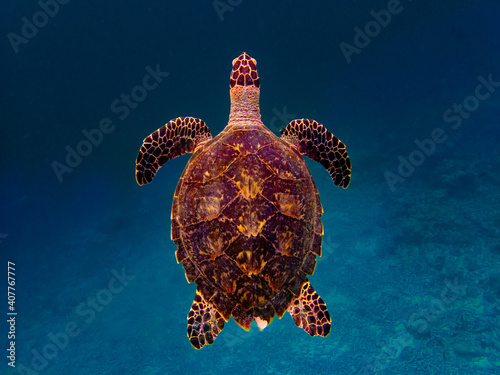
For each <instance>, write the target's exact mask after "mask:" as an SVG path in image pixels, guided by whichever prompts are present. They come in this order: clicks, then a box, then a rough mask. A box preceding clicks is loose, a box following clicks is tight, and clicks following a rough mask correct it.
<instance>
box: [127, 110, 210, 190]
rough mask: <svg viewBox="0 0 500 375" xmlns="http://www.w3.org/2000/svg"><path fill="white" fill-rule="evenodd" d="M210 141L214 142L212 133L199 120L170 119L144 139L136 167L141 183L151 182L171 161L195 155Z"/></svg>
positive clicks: (136, 175) (136, 174)
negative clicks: (193, 153) (196, 150)
mask: <svg viewBox="0 0 500 375" xmlns="http://www.w3.org/2000/svg"><path fill="white" fill-rule="evenodd" d="M209 139H212V135H211V134H210V130H209V129H208V126H207V125H206V124H205V123H204V122H203V121H202V120H200V119H199V118H194V117H178V118H176V119H173V120H170V121H169V122H168V123H167V124H166V125H165V126H162V127H161V128H160V129H158V130H157V131H155V132H153V133H151V134H150V135H149V136H147V137H146V138H145V139H144V141H143V143H142V147H141V149H140V150H139V154H138V155H137V160H136V166H135V167H136V168H135V178H136V179H137V183H138V184H139V185H144V184H148V183H150V182H151V181H152V180H153V177H154V176H155V174H156V172H157V171H158V169H159V168H160V167H161V166H162V165H163V164H165V163H166V162H167V161H168V160H170V159H173V158H175V157H176V156H180V155H184V154H186V153H188V152H193V151H194V150H195V149H196V146H198V145H199V144H200V143H201V142H204V141H207V140H209Z"/></svg>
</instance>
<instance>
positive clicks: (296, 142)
mask: <svg viewBox="0 0 500 375" xmlns="http://www.w3.org/2000/svg"><path fill="white" fill-rule="evenodd" d="M281 139H283V140H285V141H287V142H288V143H290V144H292V145H293V146H294V147H295V148H296V149H297V151H299V152H300V153H301V154H302V155H306V156H307V157H309V158H311V159H313V160H316V161H317V162H319V163H321V165H323V167H325V168H326V169H327V170H328V172H329V173H330V175H331V176H332V179H333V181H334V182H335V185H337V186H342V187H343V188H346V187H347V186H348V185H349V182H350V181H351V162H350V160H349V155H347V151H346V149H345V145H344V144H343V143H342V142H341V141H340V140H339V139H338V138H337V137H335V136H334V135H333V134H332V133H330V132H329V131H328V130H327V129H326V128H325V127H324V126H323V125H321V124H320V123H319V122H317V121H315V120H308V119H299V120H293V121H292V122H290V123H289V124H288V125H287V126H286V128H285V129H284V130H283V131H282V135H281Z"/></svg>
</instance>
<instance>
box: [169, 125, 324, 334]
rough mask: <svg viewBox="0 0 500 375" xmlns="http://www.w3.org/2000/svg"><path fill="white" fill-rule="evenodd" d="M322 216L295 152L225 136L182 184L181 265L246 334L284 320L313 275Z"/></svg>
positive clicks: (268, 138)
mask: <svg viewBox="0 0 500 375" xmlns="http://www.w3.org/2000/svg"><path fill="white" fill-rule="evenodd" d="M212 148H216V150H217V152H215V153H214V152H213V151H212ZM221 166H224V168H221ZM201 170H205V172H204V173H200V171H201ZM321 212H322V211H321V205H320V203H319V195H318V192H317V189H316V186H315V185H314V182H313V181H312V178H311V175H310V173H309V170H308V168H307V166H306V164H305V162H304V160H303V159H302V157H301V156H300V155H299V154H298V153H297V152H295V151H293V150H292V149H291V148H290V147H289V146H288V145H287V144H286V143H285V142H283V141H282V140H281V139H279V138H278V137H276V136H275V135H274V134H273V133H271V132H270V131H268V130H267V129H255V130H237V131H232V132H228V133H226V134H225V135H224V136H222V137H221V138H219V139H217V138H215V139H214V140H213V141H209V142H207V144H205V146H204V149H203V151H200V152H199V153H197V154H195V155H194V156H193V158H192V160H191V162H190V163H189V165H188V166H187V167H186V169H185V171H184V173H183V176H182V177H181V180H180V182H179V185H178V188H177V190H176V193H175V195H174V203H173V209H172V218H173V222H172V239H173V240H174V242H175V243H176V244H177V246H178V250H177V260H178V261H179V262H182V265H183V266H184V268H185V269H186V275H187V278H188V280H189V281H195V282H196V283H197V285H198V287H199V289H200V291H201V293H202V294H203V296H204V297H205V298H208V299H210V298H212V299H211V300H210V301H211V302H212V303H214V304H215V305H216V306H217V309H218V311H219V312H220V313H221V315H222V316H223V317H224V319H226V320H227V319H229V317H230V316H231V315H232V316H233V317H234V318H235V320H236V321H237V322H238V323H239V324H240V325H241V326H242V327H243V328H245V329H249V328H250V324H251V322H252V320H253V318H254V316H260V317H261V318H262V319H263V320H267V321H271V320H272V318H273V316H274V315H275V314H278V316H279V317H281V316H282V315H283V313H284V312H285V311H286V309H287V308H288V306H289V304H290V301H291V300H292V298H294V297H297V295H298V293H299V292H300V288H301V286H302V284H303V283H304V282H305V280H306V276H307V275H308V274H312V272H313V271H314V266H315V264H316V255H318V253H319V252H320V250H319V248H320V245H319V244H320V243H321V235H322V226H321V222H320V217H321ZM214 296H215V297H216V298H214ZM216 301H217V302H216Z"/></svg>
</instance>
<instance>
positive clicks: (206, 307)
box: [187, 291, 224, 349]
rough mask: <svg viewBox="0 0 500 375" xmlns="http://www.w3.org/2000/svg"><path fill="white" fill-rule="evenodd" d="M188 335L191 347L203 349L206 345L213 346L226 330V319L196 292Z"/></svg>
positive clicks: (189, 317) (189, 320)
mask: <svg viewBox="0 0 500 375" xmlns="http://www.w3.org/2000/svg"><path fill="white" fill-rule="evenodd" d="M187 318H188V327H187V335H188V338H189V341H190V342H191V345H193V346H194V347H195V348H196V349H201V348H203V346H204V345H205V344H207V345H210V344H213V342H214V340H215V339H216V337H217V335H218V334H219V333H220V331H222V329H223V328H224V318H223V317H222V315H221V314H219V312H218V311H217V310H216V309H215V307H214V306H213V305H212V304H211V303H210V302H206V301H205V299H204V298H203V296H202V295H201V293H200V292H199V291H196V296H195V297H194V301H193V305H192V306H191V311H189V314H188V317H187Z"/></svg>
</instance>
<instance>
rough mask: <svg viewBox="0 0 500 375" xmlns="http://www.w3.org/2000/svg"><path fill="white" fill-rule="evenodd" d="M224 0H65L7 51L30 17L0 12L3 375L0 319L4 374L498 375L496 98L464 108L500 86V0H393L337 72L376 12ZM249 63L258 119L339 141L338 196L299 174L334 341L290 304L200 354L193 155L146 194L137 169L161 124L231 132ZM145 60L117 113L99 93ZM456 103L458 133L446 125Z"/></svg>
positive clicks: (358, 4) (116, 87) (369, 6)
mask: <svg viewBox="0 0 500 375" xmlns="http://www.w3.org/2000/svg"><path fill="white" fill-rule="evenodd" d="M42 2H43V1H42ZM219 3H223V4H228V3H229V2H228V1H227V0H222V1H220V2H219ZM232 3H233V4H236V5H234V6H230V5H229V7H230V8H231V10H230V11H227V12H225V13H224V14H222V15H221V16H220V15H219V14H218V13H217V11H216V9H215V7H214V4H213V2H212V1H177V2H172V1H170V2H164V4H160V2H154V1H143V2H140V3H139V2H136V1H120V2H118V1H112V2H107V3H101V2H97V1H87V2H82V1H70V2H68V3H67V4H64V5H60V6H59V9H58V12H57V14H55V15H54V16H53V17H47V20H48V22H47V24H46V25H45V26H43V27H40V28H39V29H38V33H37V34H36V35H34V36H33V37H32V38H30V39H26V41H27V43H23V44H20V45H18V51H17V53H16V52H15V49H14V48H13V46H12V44H11V42H10V41H9V38H8V34H9V33H15V34H17V35H22V26H23V23H24V21H23V19H22V17H26V19H28V20H31V21H33V17H34V16H35V17H38V22H43V15H40V14H39V13H37V12H40V10H41V7H40V5H39V4H38V3H36V2H34V1H33V2H8V3H7V2H3V3H2V4H1V5H0V29H1V33H0V34H1V38H2V44H1V59H0V68H1V69H0V77H1V83H2V90H1V91H0V95H1V98H0V103H1V106H0V108H1V111H0V113H1V122H2V127H1V131H0V150H1V158H0V165H1V168H2V169H1V170H2V173H1V175H0V179H1V180H0V189H1V190H0V191H1V200H0V212H1V216H0V241H1V242H0V255H1V257H0V258H1V259H0V260H1V262H2V266H1V268H2V269H4V271H3V272H4V275H3V276H1V275H0V280H3V281H2V285H3V286H2V288H0V289H2V290H4V292H1V293H0V306H1V307H0V310H1V311H2V314H6V313H7V307H8V305H7V295H6V291H5V290H6V287H7V280H6V278H7V274H6V273H7V270H6V268H7V261H11V262H14V263H15V265H16V286H15V287H16V309H17V312H18V315H17V317H16V319H17V322H16V368H15V369H13V368H11V367H9V366H8V365H7V362H8V360H7V359H6V358H5V353H6V352H7V350H6V349H7V348H8V341H9V340H7V331H8V329H9V326H8V324H7V323H6V322H4V323H2V328H1V329H0V332H3V333H1V335H2V340H1V341H0V342H2V343H4V344H3V346H2V348H1V349H2V352H3V353H4V354H3V355H2V356H1V358H2V359H1V360H0V374H18V373H20V374H36V373H38V374H147V375H152V374H221V373H236V372H237V373H248V374H250V373H258V374H262V373H263V374H266V373H272V374H332V373H335V374H353V373H356V374H361V373H367V374H373V373H377V374H500V353H499V351H500V321H499V314H500V306H499V302H500V236H499V234H500V229H499V226H500V215H499V208H500V207H499V206H500V205H499V193H500V191H499V185H500V175H499V167H500V158H499V151H498V143H499V138H500V130H499V122H500V92H499V91H500V89H499V86H498V85H496V86H494V85H493V86H491V87H490V91H488V90H487V88H485V87H483V88H481V89H480V90H479V93H480V96H481V97H482V99H474V96H475V95H477V93H476V88H477V87H478V85H481V78H479V77H483V78H484V79H485V80H488V79H491V80H493V81H494V82H499V81H500V48H499V44H498V37H499V35H500V3H499V2H498V1H494V0H485V1H480V2H479V1H465V0H461V1H457V0H454V1H451V0H450V1H441V2H431V1H410V0H402V1H401V3H400V8H398V9H401V8H402V11H401V12H400V13H398V14H394V15H393V16H392V18H391V20H390V22H389V23H388V25H387V26H386V27H383V28H381V30H380V31H379V32H378V35H376V36H374V37H373V38H372V40H371V41H370V43H369V44H368V45H367V46H366V47H364V48H362V49H361V50H360V51H359V53H356V54H353V55H352V56H351V59H352V61H351V62H350V63H348V62H347V60H346V58H345V56H344V55H343V53H342V51H341V49H340V47H339V44H340V43H342V42H345V43H349V44H351V45H352V44H353V43H354V42H353V39H354V37H355V34H356V31H355V30H354V28H355V27H359V28H361V29H364V27H365V25H367V23H368V22H370V21H372V20H373V16H372V15H371V13H370V12H371V11H376V12H378V11H380V10H382V9H387V5H388V3H387V1H334V2H326V1H325V2H320V4H316V3H314V4H312V3H310V4H308V3H306V2H303V1H287V2H284V1H277V2H265V1H250V0H244V1H239V2H238V1H234V2H232ZM37 14H38V16H37ZM372 25H373V24H372ZM11 36H12V34H11ZM242 51H246V52H248V53H249V54H250V55H251V56H252V57H254V58H256V59H257V61H258V69H259V75H260V78H261V114H262V120H263V122H264V123H265V124H267V125H268V126H269V127H270V128H272V130H274V131H275V132H278V130H279V129H280V128H281V127H284V126H285V125H286V123H283V121H282V119H284V120H285V121H286V122H288V121H289V120H290V118H289V117H286V116H282V114H283V113H287V116H288V115H295V116H293V117H297V118H300V117H307V118H314V119H316V120H318V121H320V122H322V123H323V124H324V125H325V126H326V127H327V128H328V129H329V130H330V131H332V132H333V133H334V134H335V135H336V136H338V137H339V138H340V139H341V140H342V141H344V142H345V143H346V145H347V150H348V152H349V155H350V158H351V161H352V164H353V175H352V182H351V185H350V187H349V188H348V189H347V190H343V189H339V188H337V187H335V186H334V185H333V183H332V182H331V180H330V178H329V176H328V173H326V172H325V171H324V169H323V168H322V167H321V166H320V165H319V164H316V163H314V162H310V163H309V162H308V165H309V166H310V168H311V171H312V174H313V176H314V178H315V181H316V183H317V185H318V189H319V191H320V195H321V199H322V204H323V208H324V210H325V213H324V216H323V224H324V227H325V236H324V243H323V253H324V255H323V257H322V258H320V259H319V261H318V265H317V267H316V272H315V275H313V276H311V277H310V280H311V282H312V284H313V285H314V287H315V288H316V290H317V291H318V292H319V293H320V295H321V296H322V297H323V299H324V300H325V301H326V303H327V305H328V307H329V311H330V313H331V315H332V320H333V322H332V323H333V324H332V333H331V334H330V335H329V336H328V337H327V338H325V339H323V338H319V337H313V338H312V337H309V336H308V335H307V334H305V333H304V332H303V331H302V330H300V329H298V328H297V327H296V326H295V324H294V323H293V321H292V319H291V318H290V316H289V315H288V314H286V315H285V316H284V317H283V319H281V320H278V319H275V320H274V321H273V323H272V324H271V325H270V326H269V327H268V328H267V329H266V330H264V331H263V332H260V331H258V329H257V328H256V327H252V329H251V330H250V331H249V332H245V331H243V330H242V329H241V328H239V327H238V326H237V325H236V324H235V323H234V321H232V320H231V321H230V322H229V323H228V324H226V326H225V328H224V331H223V332H222V333H221V334H220V336H219V337H218V338H217V340H216V341H215V343H214V345H211V346H207V347H205V348H203V350H201V351H195V350H194V349H192V348H191V345H190V344H189V342H188V340H187V338H186V314H187V312H188V311H189V307H190V305H191V303H192V299H193V296H194V291H195V285H194V284H188V283H187V282H186V280H185V277H184V270H183V269H182V267H181V266H180V265H178V264H177V263H176V261H175V256H174V251H175V245H174V243H173V242H171V241H170V208H171V203H172V196H173V193H174V190H175V186H176V183H177V180H178V178H179V176H180V174H181V173H182V170H183V168H184V166H185V165H186V163H187V161H188V160H189V156H187V155H186V156H183V157H180V158H177V159H175V160H172V161H170V162H169V163H168V164H167V165H166V166H164V167H163V168H162V170H161V171H160V173H159V174H158V175H157V177H156V178H155V181H154V182H153V183H152V184H151V185H148V186H146V187H139V186H138V185H137V183H136V181H135V177H134V168H135V163H134V162H135V157H136V155H137V151H138V149H139V147H140V145H141V143H142V140H143V138H144V137H145V136H147V135H148V134H149V133H151V132H152V131H154V130H156V129H157V128H159V127H160V126H162V125H163V124H164V123H165V122H167V121H168V120H169V119H171V118H174V117H177V116H194V117H200V118H202V119H203V120H204V121H205V122H206V123H207V124H208V126H209V127H210V129H211V132H212V134H214V135H215V134H217V133H219V132H220V131H221V130H222V129H223V128H224V126H225V125H226V124H227V119H228V113H229V95H228V84H229V73H230V70H231V61H232V59H233V58H235V57H237V56H238V55H239V54H240V53H241V52H242ZM157 65H159V67H160V68H159V69H160V70H161V71H163V72H168V73H169V75H168V77H166V78H164V79H163V81H162V82H161V83H160V84H159V85H158V87H157V88H155V89H154V90H151V91H149V92H147V97H146V98H145V99H144V100H143V101H141V102H140V103H138V105H137V107H136V108H133V109H131V110H130V113H129V114H128V115H127V116H125V118H123V119H120V118H119V117H118V116H119V114H117V113H116V111H115V112H113V111H112V110H111V108H110V105H111V103H113V101H115V100H116V99H119V98H120V96H121V95H122V94H130V92H131V91H132V90H133V89H134V88H135V87H136V86H137V85H140V84H141V83H142V80H143V78H144V77H145V75H146V74H147V71H146V68H147V67H148V66H149V67H151V68H153V69H155V67H156V66H157ZM488 77H489V78H488ZM487 94H489V95H487ZM485 96H488V97H487V98H486V97H485ZM464 101H465V105H467V108H469V109H471V110H470V111H465V112H463V113H465V115H466V117H467V118H465V117H462V118H461V120H460V126H459V127H456V126H455V129H454V128H453V125H457V123H456V122H450V121H448V122H447V121H445V120H444V119H443V115H444V114H445V113H446V111H447V110H448V109H452V110H453V108H454V107H453V106H454V104H455V103H456V104H461V105H464ZM455 108H456V107H455ZM104 118H109V119H111V121H112V124H113V125H114V130H113V131H111V132H110V133H108V134H104V136H103V139H102V142H101V143H100V144H98V145H97V146H95V147H93V149H92V151H91V152H89V155H88V156H85V157H83V158H82V160H81V162H80V163H79V164H78V165H76V166H75V167H74V168H73V170H72V172H71V173H64V174H63V175H62V176H61V179H58V177H57V176H56V173H54V170H53V167H52V164H53V162H55V161H56V162H59V163H65V158H66V154H67V149H66V147H67V146H69V147H71V148H73V149H74V148H76V147H77V145H78V144H79V142H81V141H82V140H84V139H85V137H84V135H83V134H82V131H83V130H87V131H90V130H91V129H94V128H98V126H99V122H100V121H101V120H102V119H104ZM271 125H272V126H271ZM437 128H441V129H443V130H442V132H443V134H444V135H445V136H446V141H445V142H444V143H439V144H434V150H432V152H429V155H428V156H427V155H425V156H423V158H420V159H419V158H418V156H419V154H418V152H417V153H415V151H416V150H417V151H418V150H419V148H418V147H417V145H416V143H415V140H419V141H423V140H424V139H428V138H430V137H431V135H432V134H433V131H435V129H437ZM421 155H423V154H421ZM411 157H412V158H413V161H414V162H416V163H417V164H420V165H418V166H416V167H415V168H414V171H408V170H406V171H403V173H404V177H401V178H400V180H398V182H396V183H395V184H393V185H392V188H391V186H390V184H389V183H388V182H387V178H386V177H387V175H388V173H387V172H390V173H392V178H394V176H397V175H398V166H399V164H400V162H401V158H403V159H405V160H408V158H411ZM60 180H62V181H60ZM117 273H118V274H123V273H125V274H126V275H129V276H128V278H129V279H128V281H123V283H122V284H119V283H113V278H116V274H117ZM110 282H111V284H110ZM118 286H121V287H120V288H118ZM110 287H111V290H113V291H114V293H111V292H110V291H109V290H110ZM106 290H107V291H106ZM93 299H97V302H96V303H97V304H96V305H94V306H96V307H91V306H89V303H92V300H93ZM99 301H101V303H99ZM102 302H103V303H102ZM6 319H7V315H4V317H3V318H2V320H6ZM65 330H69V331H70V332H72V333H73V337H69V338H68V339H65V338H64V337H65V334H63V333H62V332H64V331H65ZM57 338H59V348H58V347H56V346H55V345H54V342H53V340H56V341H57ZM35 370H36V371H35Z"/></svg>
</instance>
